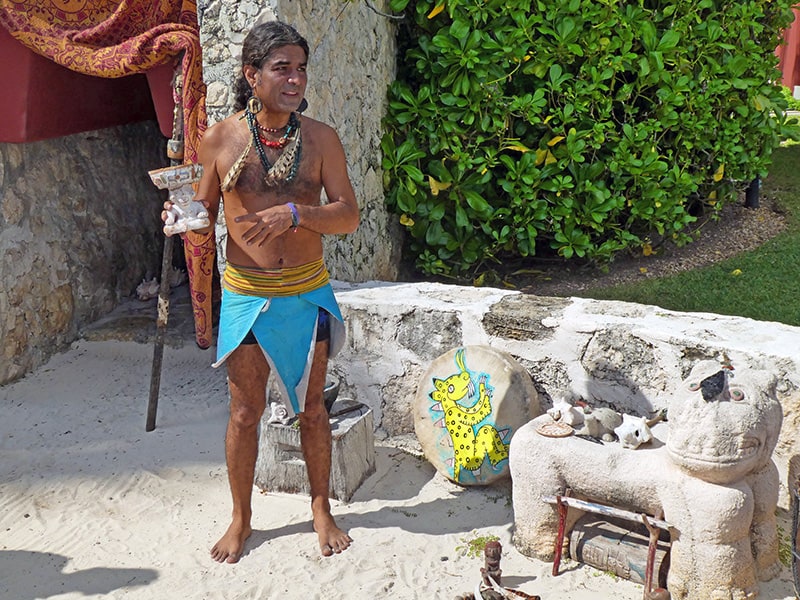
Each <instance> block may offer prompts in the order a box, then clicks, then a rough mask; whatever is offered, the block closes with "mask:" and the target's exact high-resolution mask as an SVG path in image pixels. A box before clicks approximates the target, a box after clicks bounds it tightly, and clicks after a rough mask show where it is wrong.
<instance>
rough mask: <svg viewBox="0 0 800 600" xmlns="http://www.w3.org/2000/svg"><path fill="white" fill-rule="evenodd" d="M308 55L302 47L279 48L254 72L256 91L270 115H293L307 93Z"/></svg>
mask: <svg viewBox="0 0 800 600" xmlns="http://www.w3.org/2000/svg"><path fill="white" fill-rule="evenodd" d="M307 62H308V59H307V58H306V53H305V52H304V51H303V49H302V48H301V47H300V46H280V47H279V48H277V49H276V50H274V51H273V52H272V54H270V55H269V58H267V60H266V61H265V62H264V64H263V65H262V66H261V68H260V69H258V70H257V71H255V73H254V76H255V92H256V94H257V95H258V97H259V98H260V99H261V101H262V102H263V103H264V106H265V107H266V109H267V111H270V112H286V113H288V112H293V111H295V110H297V107H298V106H300V102H301V101H302V100H303V97H304V96H305V93H306V84H307V83H308V76H307V75H306V63H307Z"/></svg>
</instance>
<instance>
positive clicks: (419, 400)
mask: <svg viewBox="0 0 800 600" xmlns="http://www.w3.org/2000/svg"><path fill="white" fill-rule="evenodd" d="M413 412H414V430H415V432H416V434H417V438H418V439H419V442H420V445H421V446H422V449H423V451H424V452H425V456H426V458H427V459H428V460H429V461H430V462H431V464H433V466H434V467H436V469H437V471H439V473H441V474H442V475H444V476H445V477H447V478H448V479H450V480H451V481H454V482H456V483H460V484H462V485H481V484H487V483H491V482H493V481H495V480H497V479H500V478H504V477H508V475H509V470H508V446H509V443H510V442H511V437H512V436H513V434H514V432H515V431H516V430H517V429H518V428H519V427H521V426H522V425H524V424H525V423H527V422H528V421H529V420H530V419H531V418H532V417H534V416H537V415H539V414H540V413H541V409H540V407H539V395H538V392H537V391H536V388H535V387H534V385H533V382H532V381H531V377H530V375H529V374H528V372H527V371H526V370H525V369H524V368H523V367H522V365H520V364H519V363H518V362H517V361H515V360H514V359H513V358H512V357H511V355H509V354H506V353H505V352H501V351H499V350H495V349H494V348H491V347H490V346H465V347H460V348H455V349H453V350H450V351H449V352H446V353H445V354H443V355H441V356H439V357H438V358H437V359H435V360H434V361H433V362H432V363H431V365H430V367H429V368H428V370H427V371H426V373H425V374H424V375H423V377H422V380H421V381H420V383H419V386H418V387H417V393H416V396H415V398H414V406H413Z"/></svg>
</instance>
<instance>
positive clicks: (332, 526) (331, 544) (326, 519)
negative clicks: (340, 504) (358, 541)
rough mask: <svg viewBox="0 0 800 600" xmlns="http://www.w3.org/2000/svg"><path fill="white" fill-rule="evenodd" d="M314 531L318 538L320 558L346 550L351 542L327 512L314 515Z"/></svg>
mask: <svg viewBox="0 0 800 600" xmlns="http://www.w3.org/2000/svg"><path fill="white" fill-rule="evenodd" d="M314 531H316V532H317V536H318V537H319V549H320V551H321V552H322V556H333V554H339V553H340V552H342V551H344V550H347V548H348V547H349V546H350V542H352V541H353V540H352V539H351V538H350V536H349V535H347V534H346V533H345V532H344V531H342V530H341V529H339V528H338V527H337V526H336V522H335V521H334V520H333V516H331V514H330V513H329V512H320V514H318V515H314Z"/></svg>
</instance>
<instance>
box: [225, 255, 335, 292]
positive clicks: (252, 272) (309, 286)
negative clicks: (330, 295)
mask: <svg viewBox="0 0 800 600" xmlns="http://www.w3.org/2000/svg"><path fill="white" fill-rule="evenodd" d="M329 278H330V277H329V275H328V270H327V269H326V268H325V263H324V262H323V260H322V259H321V258H320V259H319V260H315V261H314V262H310V263H306V264H304V265H300V266H299V267H284V268H280V269H261V268H259V267H239V266H237V265H232V264H231V263H227V264H226V265H225V274H224V275H223V277H222V285H223V286H224V287H225V289H228V290H230V291H232V292H236V293H238V294H245V295H247V296H261V297H264V298H272V297H275V296H297V295H298V294H303V293H305V292H310V291H312V290H316V289H318V288H321V287H322V286H323V285H325V284H326V283H328V280H329Z"/></svg>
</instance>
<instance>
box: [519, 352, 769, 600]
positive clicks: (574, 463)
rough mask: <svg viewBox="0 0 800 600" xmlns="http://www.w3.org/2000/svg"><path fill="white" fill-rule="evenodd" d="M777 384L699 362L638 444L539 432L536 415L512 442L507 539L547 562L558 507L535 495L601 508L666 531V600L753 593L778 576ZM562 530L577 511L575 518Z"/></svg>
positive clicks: (760, 374) (729, 598)
mask: <svg viewBox="0 0 800 600" xmlns="http://www.w3.org/2000/svg"><path fill="white" fill-rule="evenodd" d="M734 374H735V377H734ZM775 388H776V378H775V376H774V375H773V374H770V373H767V372H766V371H758V370H753V369H741V370H739V369H737V370H736V371H735V372H734V370H733V367H732V366H731V365H730V364H729V363H726V362H723V363H722V364H720V363H719V362H716V361H702V362H699V363H698V364H696V365H695V366H694V368H693V369H692V370H691V373H690V374H689V376H688V377H687V378H686V379H685V380H684V381H683V382H682V383H681V384H680V385H679V386H678V388H677V390H676V391H675V392H674V393H673V395H672V396H671V397H670V398H669V402H668V407H667V422H665V423H658V424H657V425H655V426H654V427H653V429H652V433H653V436H654V437H653V439H652V440H651V441H650V442H649V443H647V444H644V445H642V446H641V447H639V448H637V449H635V450H634V449H630V448H625V447H623V446H622V445H621V444H619V443H602V444H598V443H592V442H590V441H588V440H586V439H582V438H580V437H577V436H574V435H572V436H564V437H545V436H544V435H541V434H540V433H538V432H537V428H539V427H541V425H542V424H543V423H546V422H550V423H552V422H553V421H552V418H551V417H550V416H549V415H542V416H541V417H538V418H536V419H534V420H533V421H531V422H530V423H529V424H528V425H526V426H524V427H522V428H520V429H519V430H518V431H517V432H516V434H515V436H514V439H513V440H512V442H511V448H510V459H509V461H510V469H511V475H512V480H513V503H514V522H515V531H514V538H513V541H514V544H515V546H516V547H517V549H518V550H519V551H521V552H522V553H524V554H526V555H529V556H535V557H537V558H540V559H543V560H552V559H553V557H554V541H555V539H556V534H557V526H558V514H557V509H556V508H555V507H554V506H552V505H550V504H547V503H545V502H544V501H542V497H543V496H560V495H563V494H564V493H565V492H566V490H567V489H569V490H570V491H571V494H572V495H573V496H574V497H577V498H582V499H586V500H594V501H597V502H604V503H607V504H612V505H614V506H617V507H620V508H624V509H628V510H634V511H639V512H643V513H646V514H651V515H658V514H663V519H664V520H665V521H667V522H668V523H669V524H670V526H671V529H670V538H671V558H670V567H669V573H668V575H667V587H668V589H669V592H670V593H671V595H672V598H673V600H687V599H688V600H701V599H702V600H706V599H709V600H718V599H726V600H733V599H736V600H738V599H743V598H754V597H755V596H756V595H757V594H758V589H759V584H758V582H759V579H760V580H763V581H766V580H769V579H771V578H773V577H774V576H775V575H776V574H777V573H778V571H779V570H780V563H779V559H778V537H777V524H776V516H775V510H776V507H777V503H778V488H779V477H778V470H777V467H776V466H775V463H774V462H773V460H772V452H773V450H774V448H775V446H776V444H777V441H778V435H779V433H780V428H781V423H782V419H783V414H782V409H781V405H780V403H779V402H778V400H777V397H776V390H775ZM573 512H576V513H577V512H579V511H570V520H569V521H568V523H567V528H568V529H569V528H571V526H572V524H574V521H575V520H576V519H577V518H578V516H580V515H577V514H575V515H573V514H572V513H573Z"/></svg>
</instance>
